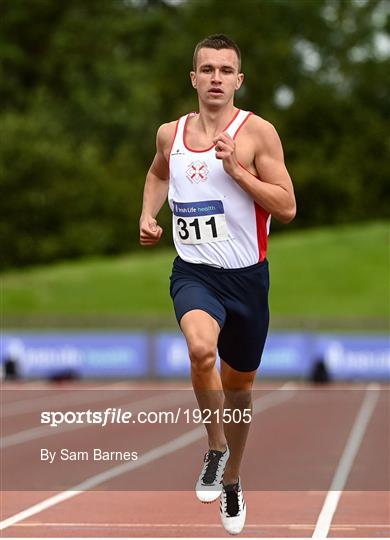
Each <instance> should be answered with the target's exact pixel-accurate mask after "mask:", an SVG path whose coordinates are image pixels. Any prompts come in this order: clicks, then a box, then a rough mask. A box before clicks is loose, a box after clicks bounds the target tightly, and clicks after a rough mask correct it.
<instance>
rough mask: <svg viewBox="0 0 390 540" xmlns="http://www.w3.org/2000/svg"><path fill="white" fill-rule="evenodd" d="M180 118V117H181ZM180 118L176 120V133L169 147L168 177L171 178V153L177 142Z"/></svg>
mask: <svg viewBox="0 0 390 540" xmlns="http://www.w3.org/2000/svg"><path fill="white" fill-rule="evenodd" d="M179 120H180V118H179ZM179 120H177V121H176V126H175V133H174V135H173V139H172V142H171V147H170V149H169V154H168V179H170V178H171V153H172V148H173V145H174V143H175V139H176V135H177V130H178V127H179Z"/></svg>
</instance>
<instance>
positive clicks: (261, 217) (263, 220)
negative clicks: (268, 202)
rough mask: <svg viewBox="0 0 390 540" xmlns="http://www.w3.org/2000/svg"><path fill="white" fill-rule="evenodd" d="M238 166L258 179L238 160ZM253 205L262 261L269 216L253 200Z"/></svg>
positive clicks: (266, 243) (265, 250)
mask: <svg viewBox="0 0 390 540" xmlns="http://www.w3.org/2000/svg"><path fill="white" fill-rule="evenodd" d="M238 164H239V165H240V167H241V168H242V169H244V171H246V172H248V173H249V174H250V175H252V176H253V177H254V178H257V180H260V178H259V177H258V176H256V175H255V174H253V173H251V172H250V171H248V169H247V168H246V167H244V165H243V164H242V163H240V162H238ZM253 203H254V205H255V214H256V229H257V246H258V248H259V262H261V261H264V259H265V258H266V256H267V247H268V234H267V221H268V218H269V216H270V213H269V212H267V211H266V210H264V208H263V207H262V206H260V205H259V204H258V203H257V202H255V201H253Z"/></svg>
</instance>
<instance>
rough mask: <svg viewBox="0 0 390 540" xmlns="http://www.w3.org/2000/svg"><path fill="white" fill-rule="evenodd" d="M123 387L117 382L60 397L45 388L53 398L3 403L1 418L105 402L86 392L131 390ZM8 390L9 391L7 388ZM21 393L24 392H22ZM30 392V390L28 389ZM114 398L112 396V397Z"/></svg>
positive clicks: (69, 390)
mask: <svg viewBox="0 0 390 540" xmlns="http://www.w3.org/2000/svg"><path fill="white" fill-rule="evenodd" d="M122 385H123V382H121V381H120V382H116V383H112V384H107V385H102V386H98V387H96V388H93V387H88V388H84V389H82V390H80V391H77V392H75V391H74V389H71V388H70V389H69V388H68V389H66V388H64V389H61V390H62V391H63V392H64V393H63V394H61V395H60V396H56V395H54V392H55V389H54V388H44V389H43V390H47V391H48V392H52V393H53V395H52V396H47V395H46V396H38V397H36V398H34V399H21V400H19V401H13V402H12V403H9V404H7V403H2V411H1V418H9V417H10V416H17V415H18V414H26V413H31V412H34V411H39V410H40V409H41V407H45V406H46V405H48V406H53V405H55V406H56V407H60V406H61V405H63V406H67V405H76V404H77V405H80V404H81V403H88V402H92V403H93V402H94V401H103V400H105V399H109V398H108V397H107V398H104V396H102V395H100V396H99V397H97V398H96V399H91V396H88V395H86V392H102V391H106V390H107V391H108V392H110V391H111V390H112V389H114V390H115V388H118V390H117V391H121V392H128V391H129V390H128V389H126V388H121V386H122ZM6 390H9V389H8V388H6ZM21 391H24V389H23V390H21ZM27 391H28V389H27ZM67 392H70V395H69V394H67ZM111 397H112V396H111Z"/></svg>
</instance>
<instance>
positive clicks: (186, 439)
mask: <svg viewBox="0 0 390 540" xmlns="http://www.w3.org/2000/svg"><path fill="white" fill-rule="evenodd" d="M283 389H287V390H290V391H289V392H287V391H282V390H283ZM294 394H295V390H294V386H293V385H291V384H289V383H287V384H286V385H284V386H282V387H281V388H279V389H278V390H275V391H274V392H271V393H270V394H266V395H265V396H262V397H259V398H258V399H256V400H255V401H254V403H253V415H255V414H257V413H259V412H262V411H265V410H267V409H268V408H270V407H273V406H275V405H279V404H280V403H283V402H285V401H288V400H289V399H291V398H292V397H293V395H294ZM205 435H206V432H205V428H204V426H203V425H201V426H199V427H198V428H195V429H192V430H191V431H188V432H187V433H185V434H184V435H181V436H180V437H177V438H176V439H173V440H172V441H170V442H168V443H165V444H162V445H161V446H158V447H157V448H154V449H153V450H150V451H149V452H146V454H144V455H143V456H141V457H140V458H139V459H138V460H137V461H131V462H129V463H123V464H121V465H116V466H115V467H111V469H108V470H107V471H104V472H102V473H100V474H97V475H94V476H91V477H90V478H88V479H87V480H85V481H84V482H81V483H80V484H77V485H76V486H73V487H71V488H70V489H69V490H67V491H62V492H60V493H57V494H56V495H54V496H52V497H49V498H48V499H45V500H43V501H41V502H39V503H37V504H34V505H33V506H30V507H29V508H26V510H22V511H21V512H19V513H17V514H15V515H14V516H11V517H9V518H7V519H5V520H3V521H2V522H1V523H0V530H4V529H6V528H7V527H10V526H11V525H14V524H15V523H18V522H19V521H23V520H24V519H27V518H29V517H31V516H34V515H36V514H39V513H40V512H42V511H43V510H46V509H48V508H51V507H52V506H55V505H56V504H59V503H61V502H64V501H66V500H68V499H71V498H72V497H76V496H77V495H80V494H81V493H84V492H85V491H87V490H89V489H93V488H95V487H97V486H99V485H100V484H103V483H104V482H107V481H109V480H112V479H113V478H116V477H117V476H120V475H122V474H125V473H128V472H130V471H133V470H135V469H139V468H140V467H142V466H143V465H146V464H148V463H151V462H152V461H155V460H157V459H160V458H162V457H164V456H166V455H169V454H171V453H173V452H176V451H177V450H180V449H182V448H185V447H186V446H189V445H190V444H192V443H194V442H196V441H198V440H199V439H201V438H202V437H204V436H205Z"/></svg>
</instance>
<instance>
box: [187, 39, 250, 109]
mask: <svg viewBox="0 0 390 540" xmlns="http://www.w3.org/2000/svg"><path fill="white" fill-rule="evenodd" d="M238 69H239V66H238V57H237V54H236V52H235V51H233V50H232V49H220V50H216V49H208V48H202V49H200V50H199V52H198V57H197V65H196V71H192V72H191V82H192V86H193V87H194V88H196V90H197V92H198V96H199V99H200V101H202V102H203V103H205V104H207V105H212V106H222V105H226V103H228V102H229V101H230V100H232V99H233V96H234V92H235V91H236V90H238V89H239V88H240V86H241V84H242V81H243V80H244V75H243V74H242V73H239V72H238Z"/></svg>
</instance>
